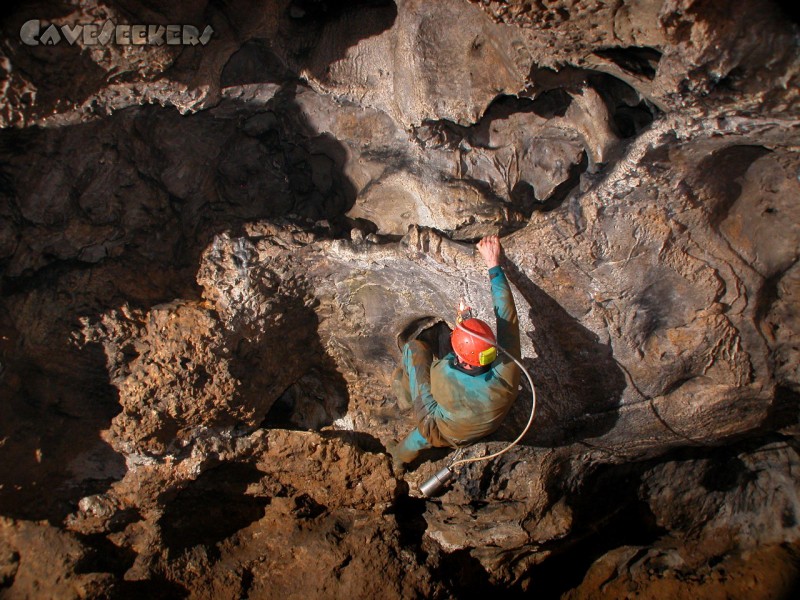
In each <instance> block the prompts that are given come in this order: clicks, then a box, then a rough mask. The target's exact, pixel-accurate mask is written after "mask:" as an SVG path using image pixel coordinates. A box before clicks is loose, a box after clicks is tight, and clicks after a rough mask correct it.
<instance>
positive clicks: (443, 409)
mask: <svg viewBox="0 0 800 600" xmlns="http://www.w3.org/2000/svg"><path fill="white" fill-rule="evenodd" d="M489 279H490V282H491V287H492V301H493V303H494V313H495V317H496V319H497V343H498V344H499V345H500V346H502V347H503V348H505V349H506V350H508V351H509V352H511V354H513V355H514V356H515V357H517V358H519V356H520V339H519V319H518V317H517V309H516V307H515V306H514V298H513V296H512V295H511V288H509V286H508V280H507V279H506V276H505V273H503V270H502V268H501V267H499V266H498V267H492V268H491V269H489ZM456 364H457V363H456V356H455V354H454V353H452V352H451V353H449V354H448V355H447V356H445V357H444V358H441V359H439V360H436V361H434V360H433V354H432V352H431V350H430V348H428V346H427V345H426V344H424V343H422V342H420V341H418V340H413V341H411V342H409V343H408V344H406V345H405V346H404V348H403V374H402V377H403V378H404V380H403V381H402V383H403V387H404V388H406V385H407V388H406V390H407V392H408V393H409V396H410V400H411V401H412V403H413V407H414V417H415V418H416V421H417V427H416V428H415V429H414V430H413V431H412V432H411V433H409V434H408V436H406V438H405V439H404V440H403V442H402V443H400V444H398V445H397V446H395V447H394V448H393V449H392V456H393V457H394V459H395V461H397V462H399V463H409V462H411V461H413V460H414V459H415V458H416V457H417V455H418V454H419V452H420V450H424V449H426V448H431V447H433V446H436V447H453V448H456V447H459V446H463V445H466V444H468V443H470V442H474V441H475V440H478V439H479V438H482V437H484V436H486V435H488V434H490V433H492V432H493V431H495V430H496V429H497V428H498V427H499V426H500V423H501V422H502V420H503V419H504V418H505V416H506V415H507V414H508V411H509V410H510V409H511V405H512V404H513V403H514V400H515V399H516V398H517V392H518V389H519V380H520V370H519V367H517V365H516V364H515V363H514V361H512V360H511V359H510V358H509V357H508V356H506V355H505V354H503V353H502V352H498V353H497V359H496V360H495V361H494V362H493V363H492V364H491V365H489V366H488V368H485V369H484V370H483V371H482V372H478V374H474V375H473V374H469V373H466V372H465V371H463V370H460V369H458V368H457V367H456Z"/></svg>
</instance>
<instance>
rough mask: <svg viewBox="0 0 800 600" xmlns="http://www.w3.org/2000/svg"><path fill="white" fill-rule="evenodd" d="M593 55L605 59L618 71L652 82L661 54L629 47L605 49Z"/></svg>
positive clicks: (655, 51)
mask: <svg viewBox="0 0 800 600" xmlns="http://www.w3.org/2000/svg"><path fill="white" fill-rule="evenodd" d="M595 54H596V55H597V56H600V57H602V58H607V59H608V60H610V61H611V62H613V63H614V64H616V65H617V66H618V67H619V68H620V69H622V70H623V71H626V72H628V73H631V74H633V75H638V76H640V77H644V78H645V79H648V80H650V81H652V80H653V79H655V76H656V70H657V69H658V63H659V61H660V60H661V52H659V51H658V50H656V49H655V48H648V47H646V46H641V47H638V46H629V47H627V48H607V49H605V50H596V51H595Z"/></svg>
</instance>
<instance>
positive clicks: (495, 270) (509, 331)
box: [489, 266, 521, 368]
mask: <svg viewBox="0 0 800 600" xmlns="http://www.w3.org/2000/svg"><path fill="white" fill-rule="evenodd" d="M489 280H490V282H491V286H492V302H493V303H494V316H495V318H496V319H497V343H498V344H499V345H500V346H502V347H503V348H505V349H506V350H508V351H509V352H510V353H511V354H512V355H513V356H514V358H516V359H517V360H519V358H520V352H521V350H520V339H519V317H518V316H517V307H516V306H515V305H514V296H513V295H512V294H511V287H510V286H509V285H508V279H506V275H505V273H503V269H502V267H499V266H498V267H492V268H491V269H489ZM499 358H501V359H502V360H501V365H500V367H501V368H502V367H504V366H507V365H513V364H514V363H513V361H511V359H509V358H508V357H507V356H506V355H504V354H503V353H502V352H501V353H500V357H499Z"/></svg>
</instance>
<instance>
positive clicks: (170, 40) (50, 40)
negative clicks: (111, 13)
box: [19, 19, 214, 46]
mask: <svg viewBox="0 0 800 600" xmlns="http://www.w3.org/2000/svg"><path fill="white" fill-rule="evenodd" d="M213 33H214V30H213V29H212V28H211V25H206V27H205V29H203V33H200V30H199V29H198V28H197V27H195V26H193V25H117V24H116V23H114V22H113V21H106V22H105V23H103V24H102V25H98V24H97V23H82V24H77V25H60V26H57V25H53V24H50V25H49V26H48V25H47V24H46V23H44V24H43V23H42V22H41V21H40V20H39V19H31V20H30V21H26V22H25V23H24V24H23V25H22V27H21V28H20V30H19V38H20V40H22V43H23V44H26V45H27V46H55V45H56V44H60V43H61V42H62V41H66V42H67V43H68V44H69V45H70V46H72V45H73V44H75V42H77V41H78V40H81V41H82V42H83V45H85V46H96V45H100V46H105V45H106V44H110V43H114V44H120V45H134V46H163V45H164V44H167V45H169V46H180V45H183V46H196V45H197V44H201V45H203V46H205V45H206V44H207V43H208V41H209V40H210V39H211V35H212V34H213Z"/></svg>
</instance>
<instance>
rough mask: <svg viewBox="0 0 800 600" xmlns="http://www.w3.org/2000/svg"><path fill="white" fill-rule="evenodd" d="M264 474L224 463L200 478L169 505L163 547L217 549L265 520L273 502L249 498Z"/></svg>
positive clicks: (171, 548)
mask: <svg viewBox="0 0 800 600" xmlns="http://www.w3.org/2000/svg"><path fill="white" fill-rule="evenodd" d="M263 476H264V474H263V473H262V472H261V471H259V470H258V469H256V468H255V467H253V466H251V465H247V464H243V463H223V464H221V465H219V466H217V467H214V468H213V469H210V470H208V471H206V472H204V473H203V474H201V475H200V476H199V477H198V478H197V479H196V480H195V481H193V482H192V483H191V484H189V486H188V487H187V488H185V489H183V490H181V491H180V492H178V494H177V495H176V496H175V498H174V499H172V500H171V501H170V502H168V503H167V506H166V509H165V511H164V515H163V516H162V517H161V520H160V521H159V524H160V526H161V530H162V536H163V539H164V544H165V545H166V546H167V547H168V548H169V549H170V550H172V551H176V552H180V551H182V550H185V549H187V548H192V547H194V546H197V545H203V546H206V548H207V550H208V551H211V552H213V551H215V549H214V546H215V545H216V544H217V543H218V542H220V541H222V540H224V539H225V538H227V537H229V536H231V535H233V534H234V533H236V532H237V531H239V530H240V529H243V528H244V527H247V526H248V525H250V524H251V523H253V522H254V521H257V520H258V519H260V518H261V517H263V516H264V507H265V506H266V505H267V504H269V501H270V498H268V497H260V496H251V495H248V494H247V493H246V492H247V488H248V486H249V485H250V484H253V483H255V482H257V481H259V480H260V479H261V478H262V477H263Z"/></svg>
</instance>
